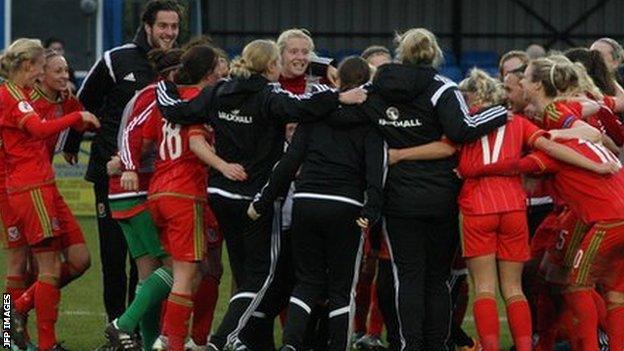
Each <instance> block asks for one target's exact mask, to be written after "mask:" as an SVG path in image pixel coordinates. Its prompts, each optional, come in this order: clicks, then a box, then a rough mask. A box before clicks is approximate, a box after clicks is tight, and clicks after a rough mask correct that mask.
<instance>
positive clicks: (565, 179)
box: [462, 58, 621, 350]
mask: <svg viewBox="0 0 624 351" xmlns="http://www.w3.org/2000/svg"><path fill="white" fill-rule="evenodd" d="M521 84H522V86H523V89H524V92H525V94H526V96H527V98H528V100H529V101H530V102H531V103H532V104H533V105H534V106H535V107H536V109H537V111H538V112H539V118H537V121H538V123H540V124H541V125H543V126H544V127H546V128H547V129H551V128H556V127H559V128H569V127H571V126H577V125H578V126H581V127H583V126H584V124H585V122H582V121H581V120H580V119H579V117H578V116H577V115H575V114H574V113H573V112H572V111H571V110H570V109H569V108H567V107H566V104H565V103H564V102H562V101H561V100H559V101H558V100H557V98H558V97H559V95H560V94H562V93H565V92H569V91H571V90H573V89H576V88H578V85H579V76H578V72H577V71H576V69H575V67H574V65H573V64H571V63H569V62H568V63H566V62H563V61H560V60H557V59H555V60H553V59H549V58H546V59H537V60H534V61H532V62H531V63H530V64H529V66H528V67H527V69H526V71H525V75H524V78H523V79H522V81H521ZM575 129H576V128H575ZM568 133H569V131H568ZM564 134H565V133H564ZM566 145H567V146H568V147H571V148H573V149H574V150H575V151H576V152H579V153H581V154H582V155H583V156H585V157H587V158H590V159H591V160H592V161H594V162H596V161H598V162H599V163H600V167H599V168H598V169H597V170H600V171H601V172H603V171H616V168H617V167H615V166H614V165H617V164H618V163H619V162H617V159H616V158H615V157H614V156H613V155H612V154H611V153H610V152H608V151H607V150H606V149H605V148H604V147H603V146H602V145H599V144H594V143H592V142H591V141H587V140H583V139H575V140H570V141H567V142H566ZM535 160H536V162H530V161H535ZM550 160H551V159H549V158H547V157H545V156H544V157H536V158H529V159H528V160H527V161H526V162H525V163H530V165H531V166H532V167H533V170H536V171H539V170H543V169H544V168H548V167H550V168H553V170H554V171H555V172H557V171H561V172H559V173H557V175H556V176H555V178H554V185H555V189H556V190H557V193H558V195H560V196H561V198H562V199H563V200H565V201H566V202H567V204H568V205H570V207H571V208H572V209H573V210H574V211H575V212H576V213H577V214H578V215H579V217H580V218H581V219H582V220H584V221H585V222H586V223H590V222H593V221H595V220H598V219H604V220H611V219H614V218H619V216H620V214H619V212H618V211H620V207H621V206H620V204H619V201H616V199H612V200H609V202H613V205H614V206H615V208H614V211H612V212H611V211H602V212H600V211H595V210H590V209H591V208H592V207H596V206H597V207H596V208H599V207H600V206H598V205H601V202H603V201H605V200H606V197H604V196H603V195H604V194H605V192H608V191H611V189H612V188H613V189H619V188H620V187H621V182H620V178H621V177H620V176H619V175H618V177H614V179H613V180H608V181H607V179H608V178H598V177H599V176H597V175H595V174H593V173H588V172H586V171H580V170H579V169H577V168H575V167H570V166H565V165H563V164H561V163H559V164H558V165H560V167H559V169H555V168H556V167H554V166H553V165H551V164H550V163H549V162H551V161H550ZM508 161H509V162H512V163H513V162H515V160H513V158H511V160H504V159H502V160H500V161H499V162H490V163H488V164H487V165H484V166H481V167H483V168H485V169H498V168H502V167H505V166H506V164H507V163H508ZM551 163H552V162H551ZM590 169H591V168H590ZM563 171H569V172H563ZM468 173H470V172H468ZM462 174H467V173H466V172H464V170H462ZM480 174H481V175H484V174H498V173H480ZM473 175H474V174H473ZM572 178H574V180H573V179H572ZM615 178H617V179H615ZM597 179H602V180H601V181H604V182H605V187H606V188H605V192H601V191H598V189H594V188H593V187H589V188H588V187H587V185H589V184H590V183H591V184H593V183H595V181H597ZM607 188H608V189H607ZM570 194H571V195H570ZM575 194H576V195H575ZM578 194H583V195H582V196H581V197H582V198H584V201H585V202H586V203H583V201H581V202H579V201H578V200H579V199H580V198H581V197H579V196H578ZM605 204H606V203H605ZM614 215H615V217H614ZM605 216H606V217H605ZM612 237H613V236H612ZM583 242H585V239H583ZM582 244H583V243H581V249H582ZM609 245H611V242H609ZM595 246H596V247H595V249H599V246H598V245H595ZM607 247H609V246H608V245H607ZM580 264H581V262H579V265H580ZM588 265H589V264H587V263H586V264H583V266H585V267H588ZM575 266H576V264H575ZM588 269H589V268H588ZM588 269H585V270H584V272H585V273H586V272H587V271H588ZM614 285H615V286H616V287H618V285H617V282H616V284H614ZM564 300H565V301H566V303H567V305H568V306H569V307H570V308H571V310H572V312H573V314H574V315H575V317H576V318H577V321H578V324H577V332H576V335H577V336H578V340H579V342H578V347H579V348H580V349H581V350H596V349H597V348H598V345H597V335H596V330H597V314H596V307H595V303H594V300H593V297H592V293H591V289H590V290H585V289H576V288H575V289H572V290H569V291H566V293H565V294H564ZM617 316H618V315H617V314H616V317H617ZM510 321H511V320H510ZM614 337H615V336H614ZM615 339H616V340H617V337H615Z"/></svg>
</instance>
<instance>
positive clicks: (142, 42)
mask: <svg viewBox="0 0 624 351" xmlns="http://www.w3.org/2000/svg"><path fill="white" fill-rule="evenodd" d="M132 42H133V43H134V44H135V45H136V46H137V47H138V48H139V49H141V51H143V53H144V54H145V55H147V53H148V52H149V51H150V50H152V49H153V47H151V46H150V44H149V42H148V41H147V33H146V32H145V28H143V25H141V27H139V29H137V31H136V33H135V34H134V39H132Z"/></svg>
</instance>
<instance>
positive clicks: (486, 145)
mask: <svg viewBox="0 0 624 351" xmlns="http://www.w3.org/2000/svg"><path fill="white" fill-rule="evenodd" d="M504 137H505V126H502V127H499V128H498V129H497V130H496V138H495V139H494V149H493V150H491V151H490V140H489V139H488V136H487V135H484V136H482V137H481V151H482V153H483V164H484V165H489V164H491V163H496V161H498V157H499V156H500V153H501V148H502V147H503V138H504Z"/></svg>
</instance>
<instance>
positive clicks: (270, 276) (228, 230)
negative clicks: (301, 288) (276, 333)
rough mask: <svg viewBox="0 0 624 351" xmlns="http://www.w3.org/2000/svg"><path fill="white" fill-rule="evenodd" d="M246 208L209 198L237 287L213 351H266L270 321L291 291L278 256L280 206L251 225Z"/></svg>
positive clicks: (285, 264)
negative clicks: (234, 349)
mask: <svg viewBox="0 0 624 351" xmlns="http://www.w3.org/2000/svg"><path fill="white" fill-rule="evenodd" d="M248 205H249V202H248V201H245V200H232V199H229V198H224V197H221V196H218V195H212V196H211V206H212V209H213V211H214V212H215V216H216V217H217V220H218V222H219V225H220V226H221V230H222V232H223V237H224V239H225V243H226V246H227V249H228V254H229V259H230V267H231V269H232V274H233V277H234V279H235V281H236V286H237V291H236V293H235V294H234V296H232V298H231V300H230V304H229V306H228V309H227V312H226V313H225V316H224V317H223V320H222V321H221V324H220V325H219V328H217V331H216V332H215V334H214V335H212V337H211V338H210V343H211V344H212V346H213V347H216V349H218V350H222V349H224V347H225V346H226V345H236V344H237V343H238V342H242V343H243V344H245V345H247V346H248V347H250V348H251V349H252V350H265V349H266V350H269V349H271V347H272V343H273V330H272V325H273V320H274V318H275V316H277V315H278V313H279V312H280V311H281V310H282V309H283V307H284V306H286V305H287V303H288V296H289V293H290V291H291V289H292V286H293V285H294V282H293V279H294V278H292V273H289V269H288V267H289V266H291V265H290V264H289V263H288V257H289V253H284V252H283V251H282V249H283V245H282V237H281V219H280V217H281V216H280V215H281V211H280V208H281V204H280V203H278V202H276V203H275V204H274V208H273V209H271V211H267V213H265V214H263V215H262V216H261V217H260V218H259V219H258V220H256V221H252V220H250V219H249V218H248V217H247V206H248ZM287 247H288V246H286V248H287ZM282 256H283V258H282ZM280 262H281V263H280ZM280 267H282V268H280Z"/></svg>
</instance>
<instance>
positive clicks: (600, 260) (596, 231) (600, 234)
mask: <svg viewBox="0 0 624 351" xmlns="http://www.w3.org/2000/svg"><path fill="white" fill-rule="evenodd" d="M569 283H570V284H572V285H574V286H591V285H593V284H595V283H600V284H602V285H603V286H604V287H605V290H607V291H617V292H621V293H624V221H613V222H597V223H596V224H594V225H593V226H592V227H591V229H589V232H587V234H586V235H585V237H584V238H583V241H582V242H581V244H580V247H579V249H578V250H577V251H576V255H575V256H574V260H573V266H572V272H571V273H570V279H569Z"/></svg>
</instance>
